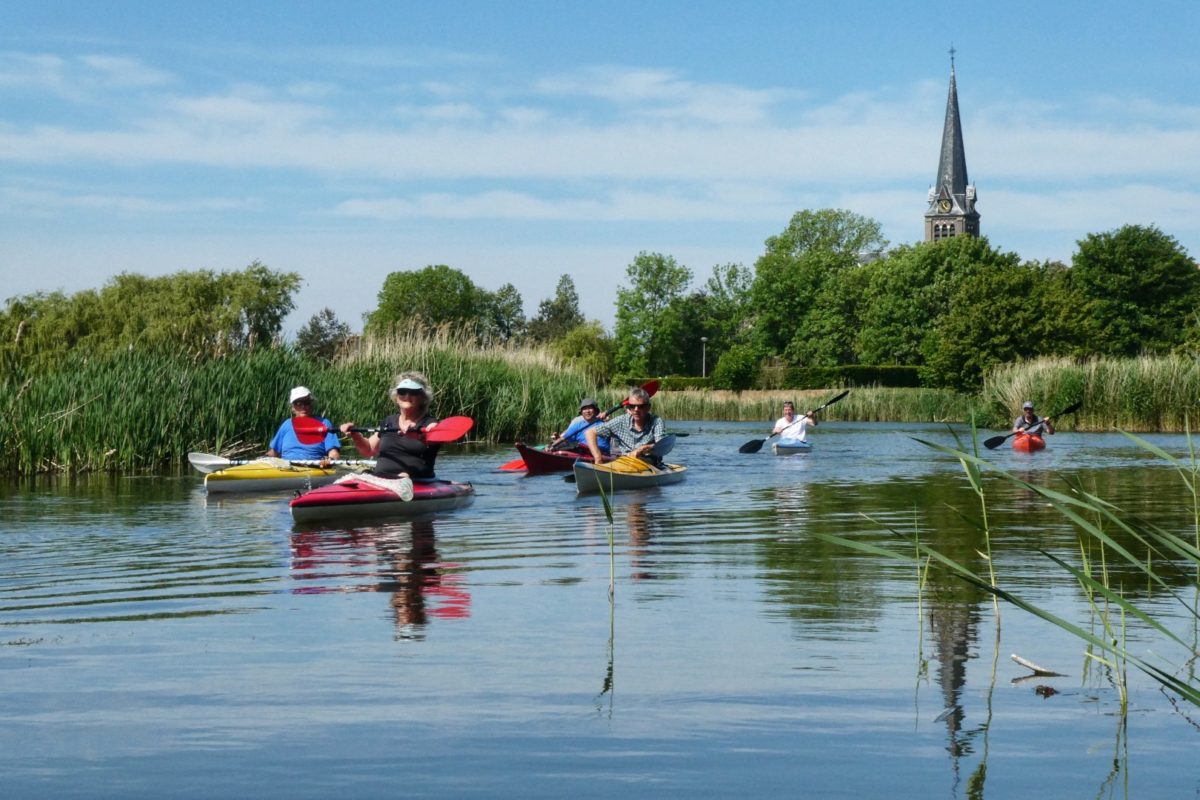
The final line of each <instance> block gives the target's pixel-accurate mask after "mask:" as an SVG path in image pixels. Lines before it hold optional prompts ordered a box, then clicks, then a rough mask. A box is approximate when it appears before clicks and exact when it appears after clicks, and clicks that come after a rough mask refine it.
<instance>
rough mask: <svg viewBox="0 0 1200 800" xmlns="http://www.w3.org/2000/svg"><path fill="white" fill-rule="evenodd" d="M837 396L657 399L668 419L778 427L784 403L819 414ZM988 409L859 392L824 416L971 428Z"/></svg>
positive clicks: (701, 393)
mask: <svg viewBox="0 0 1200 800" xmlns="http://www.w3.org/2000/svg"><path fill="white" fill-rule="evenodd" d="M834 393H835V390H832V389H818V390H808V389H805V390H787V389H771V390H765V391H747V392H727V391H708V390H701V389H690V390H686V391H678V392H668V391H664V392H660V393H659V394H658V396H657V397H655V399H654V406H655V412H656V413H658V414H662V415H663V416H664V417H666V418H667V419H701V420H738V421H742V422H750V421H755V420H758V421H763V422H766V421H774V420H776V419H778V418H779V416H780V413H781V412H782V408H783V403H784V401H786V400H791V401H793V402H794V403H795V404H796V407H797V410H798V411H800V412H803V411H804V409H806V408H815V407H816V406H819V405H821V404H823V403H824V402H825V401H827V400H828V399H829V398H830V397H832V396H833V395H834ZM972 411H975V413H976V415H977V416H979V415H980V414H982V413H983V409H982V407H981V406H979V405H978V401H977V400H976V399H975V398H972V397H969V396H966V395H960V394H956V393H954V392H951V391H948V390H943V389H887V388H862V389H854V390H852V391H851V392H850V394H849V395H847V396H846V397H845V398H843V399H842V400H839V401H838V402H837V403H834V404H833V405H832V406H830V407H829V408H827V409H825V410H824V411H822V412H821V418H822V419H826V420H856V421H861V422H903V421H908V422H967V421H969V420H970V418H971V412H972Z"/></svg>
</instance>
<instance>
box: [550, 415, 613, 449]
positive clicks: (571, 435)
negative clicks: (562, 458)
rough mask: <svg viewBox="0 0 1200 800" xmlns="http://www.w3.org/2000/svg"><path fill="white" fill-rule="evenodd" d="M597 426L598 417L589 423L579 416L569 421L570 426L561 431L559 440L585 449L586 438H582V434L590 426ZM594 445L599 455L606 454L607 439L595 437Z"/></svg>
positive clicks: (598, 422)
mask: <svg viewBox="0 0 1200 800" xmlns="http://www.w3.org/2000/svg"><path fill="white" fill-rule="evenodd" d="M599 424H600V418H599V417H596V418H594V419H593V420H592V421H591V422H588V421H587V420H585V419H584V418H583V415H582V414H580V415H579V416H578V417H576V418H575V419H573V420H571V424H570V425H568V426H567V429H566V430H565V431H563V434H562V436H560V437H559V438H560V439H562V440H563V441H564V442H567V443H568V444H575V445H584V446H585V447H586V446H587V437H586V436H584V434H583V432H584V431H586V430H587V429H588V428H590V427H591V426H593V425H599ZM596 445H597V446H598V447H599V448H600V452H601V453H607V452H608V437H606V436H604V437H602V436H597V437H596Z"/></svg>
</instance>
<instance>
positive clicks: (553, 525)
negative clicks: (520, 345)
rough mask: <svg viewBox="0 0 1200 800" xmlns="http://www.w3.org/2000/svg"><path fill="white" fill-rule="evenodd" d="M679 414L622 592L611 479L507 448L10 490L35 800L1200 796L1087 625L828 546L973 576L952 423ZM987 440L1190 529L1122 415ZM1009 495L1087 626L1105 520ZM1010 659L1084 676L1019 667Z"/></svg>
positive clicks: (25, 792) (20, 716)
mask: <svg viewBox="0 0 1200 800" xmlns="http://www.w3.org/2000/svg"><path fill="white" fill-rule="evenodd" d="M674 427H675V428H676V429H677V430H679V431H684V432H689V433H690V434H691V435H690V436H689V437H687V438H685V439H681V440H680V443H679V446H678V447H677V449H676V451H675V452H674V453H673V454H672V458H671V460H674V461H679V462H681V463H685V464H688V465H689V466H690V467H691V468H692V470H691V473H690V476H689V478H688V480H687V481H686V482H685V483H683V484H680V485H678V486H672V487H666V488H664V489H662V490H651V491H648V492H641V493H630V494H623V495H619V496H618V498H617V501H616V503H617V505H616V524H615V529H614V532H615V544H616V554H615V562H614V569H615V577H616V592H615V601H614V603H613V604H612V605H611V606H610V603H609V597H608V582H609V569H610V562H609V546H608V526H607V522H606V520H605V517H604V515H603V511H602V508H601V505H600V501H599V499H597V498H594V497H591V498H576V496H575V492H574V487H573V486H571V485H569V484H567V483H565V482H564V481H563V480H562V479H561V477H558V476H545V477H536V478H528V477H522V476H519V475H515V474H507V473H498V472H495V471H493V468H494V467H495V466H496V465H498V464H499V463H501V462H503V461H506V460H508V459H509V458H511V457H513V456H514V455H515V453H511V452H509V451H500V450H492V451H486V452H480V451H476V452H469V451H460V452H453V453H452V452H447V453H446V454H445V455H444V456H443V458H442V459H441V461H440V463H439V466H440V470H439V472H440V474H441V475H442V476H443V477H450V478H457V479H467V480H472V481H473V482H474V483H475V485H476V488H477V489H478V498H477V499H476V501H475V503H474V505H472V506H471V507H469V508H466V509H462V510H459V511H456V512H451V513H449V514H446V515H444V516H440V517H436V518H434V519H431V520H422V521H417V522H390V523H388V522H382V523H379V524H372V525H359V526H356V527H353V528H346V529H335V528H330V527H322V528H307V529H297V528H294V527H293V525H292V523H291V520H290V517H289V515H288V509H287V504H286V498H285V497H282V496H280V495H275V496H245V497H236V498H225V499H219V500H218V499H213V500H209V499H207V498H206V497H205V495H204V492H203V489H202V484H201V480H200V477H199V476H198V475H195V474H187V475H182V476H169V477H136V478H118V479H110V478H98V479H87V480H78V481H71V480H59V481H53V482H39V483H37V484H35V485H32V486H31V485H21V486H10V487H6V488H3V489H0V513H2V517H3V530H2V531H0V558H2V559H3V570H2V575H0V770H2V771H3V775H4V778H3V786H4V791H3V794H4V796H6V797H35V796H53V797H70V796H80V797H96V796H111V797H139V796H141V797H150V796H154V797H158V796H162V795H164V794H170V795H171V796H174V797H214V796H241V797H248V796H272V797H273V796H279V797H328V796H331V795H335V794H336V795H339V796H343V797H360V796H384V795H387V796H404V797H420V796H439V797H445V796H454V797H461V796H489V797H495V796H515V795H520V796H553V797H565V796H597V797H600V796H616V795H620V796H626V797H633V796H638V797H640V796H654V797H662V796H676V797H684V796H688V797H690V796H726V795H754V796H766V795H789V796H801V797H904V796H907V797H916V796H920V797H979V796H987V797H997V798H998V797H1012V798H1031V797H1053V798H1067V797H1089V798H1090V797H1098V796H1100V797H1110V796H1112V797H1136V798H1147V797H1164V798H1167V797H1194V796H1196V795H1197V793H1198V792H1200V767H1198V766H1197V764H1198V761H1197V758H1196V756H1197V753H1198V752H1200V728H1198V723H1197V720H1200V713H1197V712H1196V710H1195V709H1189V708H1176V707H1175V706H1174V705H1173V704H1172V702H1171V701H1170V699H1169V698H1168V697H1167V696H1165V695H1163V694H1162V693H1160V692H1159V691H1158V690H1157V689H1156V688H1155V685H1154V684H1152V683H1151V682H1150V681H1148V680H1147V679H1145V678H1143V677H1142V676H1141V675H1140V674H1137V673H1131V675H1130V681H1131V682H1132V684H1133V686H1132V692H1131V701H1130V713H1129V714H1128V717H1127V719H1126V721H1125V722H1123V721H1122V717H1121V716H1120V714H1119V705H1118V696H1117V693H1116V690H1115V689H1114V688H1113V685H1112V682H1111V681H1110V680H1109V676H1107V675H1106V673H1105V672H1104V670H1103V669H1102V668H1101V667H1100V666H1099V665H1092V666H1090V667H1089V666H1088V665H1087V663H1086V659H1085V658H1084V655H1083V648H1082V646H1081V645H1080V643H1079V642H1077V641H1075V640H1073V639H1072V638H1071V637H1069V636H1067V635H1065V634H1062V633H1059V632H1058V630H1057V629H1056V628H1053V627H1051V626H1050V625H1048V624H1046V623H1043V622H1041V621H1039V620H1036V619H1034V618H1032V617H1029V616H1027V615H1025V614H1023V613H1022V612H1019V611H1018V610H1016V609H1014V608H1012V607H1008V606H1003V607H1002V608H1001V620H1000V625H999V630H998V629H997V624H996V619H995V615H994V613H993V610H992V605H991V602H990V600H988V599H986V598H983V597H981V596H979V595H978V594H977V593H975V592H974V590H972V589H970V588H968V587H966V586H965V585H964V584H961V583H958V582H953V581H947V582H943V583H938V582H936V581H935V582H934V583H933V584H932V585H930V586H928V587H926V590H925V592H924V597H923V604H922V606H921V608H920V611H918V603H917V580H916V577H915V574H914V570H913V568H911V567H906V566H903V565H898V564H894V563H890V562H885V561H882V560H880V559H876V558H871V557H867V556H860V555H857V554H855V553H851V552H847V551H845V550H842V549H839V548H837V547H835V546H832V545H830V544H827V543H826V542H824V541H823V540H821V539H819V538H817V537H815V536H814V535H813V534H814V533H815V532H829V533H839V534H843V535H848V536H856V537H864V538H870V539H872V540H875V541H879V542H888V541H889V540H891V535H890V534H889V533H888V532H887V531H886V530H885V527H886V526H892V527H894V528H896V529H902V530H905V531H911V530H913V528H914V527H917V528H919V529H920V530H921V535H922V538H923V539H927V540H928V541H930V542H933V543H936V544H937V545H938V546H939V547H942V548H943V549H944V550H946V551H948V552H950V553H951V554H953V555H955V556H956V557H959V558H962V559H965V560H968V561H972V562H973V563H975V564H976V565H978V564H979V559H978V557H976V556H973V555H972V554H973V553H974V552H975V550H976V548H977V547H979V546H980V543H979V542H978V541H977V539H976V538H975V536H974V534H972V533H971V532H970V531H969V530H968V528H967V527H966V525H965V524H964V523H963V522H962V520H961V518H960V517H959V516H958V514H957V512H956V511H955V510H954V509H956V508H957V509H961V510H963V511H964V512H966V513H968V514H970V515H974V514H976V513H977V510H978V506H977V503H976V501H975V500H974V495H972V494H971V492H970V490H969V487H968V486H967V484H966V482H965V479H964V478H963V476H962V472H961V468H960V467H959V465H958V464H957V462H956V461H954V460H952V459H948V458H945V457H942V456H940V455H938V454H936V453H934V452H933V451H930V450H928V449H926V448H924V447H923V446H921V445H919V444H917V443H915V442H914V441H913V440H912V439H911V438H910V437H911V436H914V435H916V436H921V437H926V438H931V439H935V440H937V441H941V442H945V443H952V439H951V438H950V437H949V435H948V434H947V432H946V429H945V428H944V427H942V426H901V427H897V426H892V425H888V426H884V425H850V424H841V425H839V424H827V425H823V426H821V428H820V429H819V431H818V432H817V433H816V435H815V437H814V439H815V442H816V447H815V451H814V452H813V453H812V454H810V455H802V456H794V457H791V458H776V457H774V456H771V455H770V454H769V453H768V452H766V451H764V452H762V453H760V454H757V455H752V456H748V455H741V454H739V453H738V452H737V447H738V445H739V444H741V443H742V442H744V441H746V440H747V439H751V438H754V437H755V436H756V435H761V432H760V431H761V429H762V428H763V427H765V426H763V425H757V426H752V425H745V424H738V423H702V424H700V423H691V424H679V425H676V426H674ZM1151 438H1152V439H1153V440H1154V441H1155V442H1157V443H1158V444H1160V445H1161V446H1163V447H1165V448H1167V449H1168V450H1171V451H1172V452H1176V453H1180V454H1182V453H1183V452H1184V451H1185V449H1186V448H1185V443H1184V441H1183V439H1182V438H1181V437H1172V436H1157V437H1151ZM989 458H991V459H993V460H994V461H995V462H997V463H998V464H1001V465H1003V466H1005V467H1006V468H1008V469H1011V470H1012V471H1014V472H1016V473H1018V474H1020V475H1022V476H1023V477H1027V478H1032V479H1035V480H1038V481H1050V482H1053V481H1059V480H1061V476H1064V475H1065V476H1069V477H1072V478H1077V479H1079V480H1081V481H1082V482H1084V484H1085V485H1087V486H1088V487H1090V488H1093V489H1094V490H1095V491H1097V492H1098V493H1100V494H1101V495H1102V496H1104V497H1106V498H1108V499H1110V500H1112V501H1114V502H1116V503H1118V504H1119V505H1122V506H1125V507H1127V508H1129V509H1131V510H1133V511H1136V512H1137V513H1138V514H1142V515H1145V516H1147V517H1150V518H1152V519H1154V520H1156V521H1158V522H1160V523H1161V524H1164V525H1168V526H1171V527H1173V528H1175V529H1177V530H1180V531H1186V530H1188V527H1187V526H1188V525H1189V524H1190V520H1189V517H1188V515H1189V513H1190V512H1189V511H1188V506H1187V503H1186V498H1185V496H1184V494H1183V492H1182V485H1181V483H1180V482H1179V480H1178V479H1177V478H1176V477H1175V474H1174V473H1173V472H1171V471H1170V470H1168V469H1167V468H1165V466H1164V465H1162V464H1159V463H1157V462H1155V461H1154V460H1153V459H1151V458H1149V457H1147V456H1146V455H1144V454H1143V453H1142V452H1141V451H1140V450H1138V449H1137V448H1135V447H1134V446H1132V445H1130V444H1129V443H1127V441H1126V440H1125V439H1124V438H1123V437H1120V436H1117V435H1097V434H1091V435H1085V434H1060V435H1059V436H1057V437H1054V438H1052V439H1051V440H1050V449H1048V450H1047V451H1046V452H1043V453H1039V454H1036V455H1034V456H1021V455H1018V454H1014V453H1012V452H1011V451H1009V450H1007V449H1000V450H997V451H995V452H994V453H991V454H989ZM988 486H989V492H990V496H991V503H990V504H989V513H990V514H991V515H992V523H993V525H994V526H995V527H996V528H998V529H999V530H1000V533H998V534H997V536H996V545H995V546H996V549H997V562H998V568H999V571H1000V575H1001V581H1002V583H1004V584H1005V585H1006V586H1008V587H1009V588H1011V589H1013V590H1015V591H1018V592H1021V593H1023V594H1026V595H1027V596H1029V597H1030V598H1031V599H1033V600H1035V601H1037V602H1039V603H1043V604H1046V605H1048V606H1050V607H1051V608H1053V609H1054V610H1056V611H1057V612H1058V613H1061V614H1064V615H1066V616H1068V617H1069V618H1071V619H1072V620H1074V621H1076V622H1078V623H1080V624H1084V625H1087V624H1089V614H1088V608H1087V605H1086V602H1085V601H1084V598H1083V597H1082V596H1081V594H1080V592H1079V591H1078V590H1077V589H1075V588H1074V587H1073V586H1072V584H1071V582H1070V581H1069V580H1067V579H1066V578H1064V577H1063V576H1062V575H1061V574H1060V573H1059V572H1058V571H1057V570H1056V568H1054V567H1053V565H1052V564H1050V563H1049V562H1048V561H1047V560H1046V559H1045V558H1044V557H1043V556H1041V555H1040V554H1039V553H1038V550H1039V549H1046V550H1049V551H1052V552H1056V553H1058V554H1061V555H1063V556H1064V557H1066V558H1076V559H1077V554H1078V550H1077V547H1076V544H1075V539H1074V536H1073V535H1072V534H1071V532H1070V531H1069V530H1068V529H1067V528H1066V527H1065V526H1064V525H1063V524H1062V523H1061V521H1060V520H1059V518H1058V517H1056V516H1055V515H1053V514H1052V513H1051V512H1050V511H1049V510H1048V509H1047V508H1046V507H1045V504H1044V503H1042V502H1039V501H1037V500H1036V499H1034V498H1033V497H1032V496H1031V495H1029V494H1027V493H1024V492H1021V491H1018V490H1016V489H1012V488H1009V487H1008V486H1007V484H1004V483H1002V482H1000V481H993V482H990V483H989V484H988ZM864 515H868V516H870V517H871V519H867V518H866V516H864ZM1116 577H1117V578H1118V579H1119V578H1121V577H1128V576H1122V575H1120V574H1118V575H1117V576H1116ZM1143 584H1144V579H1142V580H1141V581H1140V582H1139V579H1137V578H1136V577H1134V578H1131V591H1133V592H1135V593H1142V594H1143V598H1144V602H1145V603H1146V604H1147V605H1148V606H1150V607H1151V608H1154V609H1156V610H1157V611H1159V612H1160V613H1162V614H1163V615H1164V616H1165V617H1166V618H1167V619H1168V620H1173V625H1174V627H1175V628H1176V630H1181V631H1183V632H1184V633H1186V634H1188V635H1189V636H1190V635H1192V631H1191V628H1189V627H1188V626H1187V625H1186V624H1184V623H1183V622H1181V621H1180V618H1179V617H1178V616H1175V612H1174V611H1173V610H1172V606H1171V603H1170V601H1169V600H1167V599H1166V598H1164V597H1159V596H1151V597H1148V598H1146V597H1144V593H1143V591H1142V590H1143V588H1144V587H1143ZM1187 591H1188V592H1190V591H1191V590H1190V589H1189V590H1187ZM1189 597H1190V595H1189ZM1151 644H1153V645H1154V646H1155V647H1158V648H1159V649H1160V651H1161V652H1163V653H1164V654H1167V655H1170V656H1172V660H1173V662H1174V663H1178V662H1179V660H1181V659H1179V658H1178V657H1177V656H1178V652H1177V651H1171V650H1169V649H1168V648H1166V647H1165V646H1162V645H1161V643H1159V642H1157V641H1152V642H1148V643H1147V645H1146V646H1150V645H1151ZM1010 653H1019V654H1021V655H1022V656H1024V657H1026V658H1029V659H1031V660H1033V661H1036V662H1038V663H1041V664H1043V665H1045V666H1047V667H1050V668H1053V669H1056V670H1058V671H1059V672H1063V673H1066V675H1065V676H1064V677H1059V678H1044V679H1039V680H1038V681H1035V682H1029V681H1020V680H1018V679H1020V678H1022V677H1024V676H1026V675H1027V671H1026V670H1025V669H1023V668H1022V667H1019V666H1018V665H1016V664H1014V663H1013V662H1012V661H1010V660H1009V654H1010ZM1037 685H1049V686H1052V687H1053V688H1054V689H1056V690H1057V692H1058V693H1057V694H1055V695H1053V696H1052V697H1046V698H1044V697H1042V696H1039V694H1037V693H1036V692H1035V686H1037Z"/></svg>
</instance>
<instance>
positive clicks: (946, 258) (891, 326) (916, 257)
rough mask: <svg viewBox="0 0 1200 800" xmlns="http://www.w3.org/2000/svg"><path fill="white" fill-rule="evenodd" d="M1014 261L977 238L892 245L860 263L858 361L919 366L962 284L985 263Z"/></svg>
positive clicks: (935, 344)
mask: <svg viewBox="0 0 1200 800" xmlns="http://www.w3.org/2000/svg"><path fill="white" fill-rule="evenodd" d="M1017 263H1018V257H1017V255H1016V254H1015V253H1001V252H999V251H997V250H994V249H993V248H992V246H991V245H990V244H989V243H988V240H987V239H985V238H982V237H974V236H960V237H957V238H954V239H943V240H941V241H938V242H924V243H921V244H917V245H912V246H902V247H899V248H897V249H896V250H895V251H894V252H893V253H892V254H891V255H889V257H888V258H886V259H883V260H880V261H875V262H872V263H870V264H866V265H864V270H865V271H866V272H867V274H868V277H867V281H866V287H865V293H864V295H863V297H862V300H861V302H860V306H859V308H860V327H859V329H858V332H857V334H856V337H855V342H856V347H855V349H856V351H857V353H858V360H859V363H862V364H905V365H909V366H921V365H924V364H925V363H926V361H927V359H928V358H929V356H930V354H931V353H933V352H935V351H936V350H937V349H938V347H939V346H940V337H941V335H942V334H941V332H940V331H939V330H938V327H937V324H938V321H939V320H940V319H941V318H942V317H943V316H945V315H946V314H947V313H948V312H949V310H950V306H951V299H952V298H953V297H954V295H955V293H956V292H957V291H958V289H959V287H960V286H961V285H962V283H963V282H964V281H966V280H968V279H969V278H970V277H971V276H972V275H974V274H975V273H976V272H978V271H980V270H981V269H985V268H987V267H988V266H1001V265H1005V264H1007V265H1013V266H1015V265H1016V264H1017Z"/></svg>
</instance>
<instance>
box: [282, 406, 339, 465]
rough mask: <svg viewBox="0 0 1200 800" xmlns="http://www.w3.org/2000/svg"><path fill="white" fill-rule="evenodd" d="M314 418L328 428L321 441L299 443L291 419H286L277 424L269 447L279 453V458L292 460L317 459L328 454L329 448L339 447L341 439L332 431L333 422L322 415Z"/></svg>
mask: <svg viewBox="0 0 1200 800" xmlns="http://www.w3.org/2000/svg"><path fill="white" fill-rule="evenodd" d="M315 419H316V420H317V421H318V422H320V423H321V424H322V425H324V426H325V427H326V428H329V430H330V432H329V433H327V434H325V440H324V441H323V442H317V443H316V444H301V443H300V440H299V439H297V438H296V429H295V428H294V427H292V421H291V420H290V419H286V420H284V421H283V424H282V425H280V426H279V430H277V431H276V432H275V438H274V439H272V440H271V449H272V450H274V451H275V452H276V453H279V457H280V458H287V459H290V460H292V461H309V460H313V461H319V460H320V459H322V458H325V457H326V456H327V455H329V451H330V450H334V449H336V448H339V447H341V446H342V443H341V441H339V440H338V437H337V434H336V433H333V431H334V430H335V428H334V427H333V423H332V422H330V421H329V420H327V419H324V418H323V417H316V418H315Z"/></svg>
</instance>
